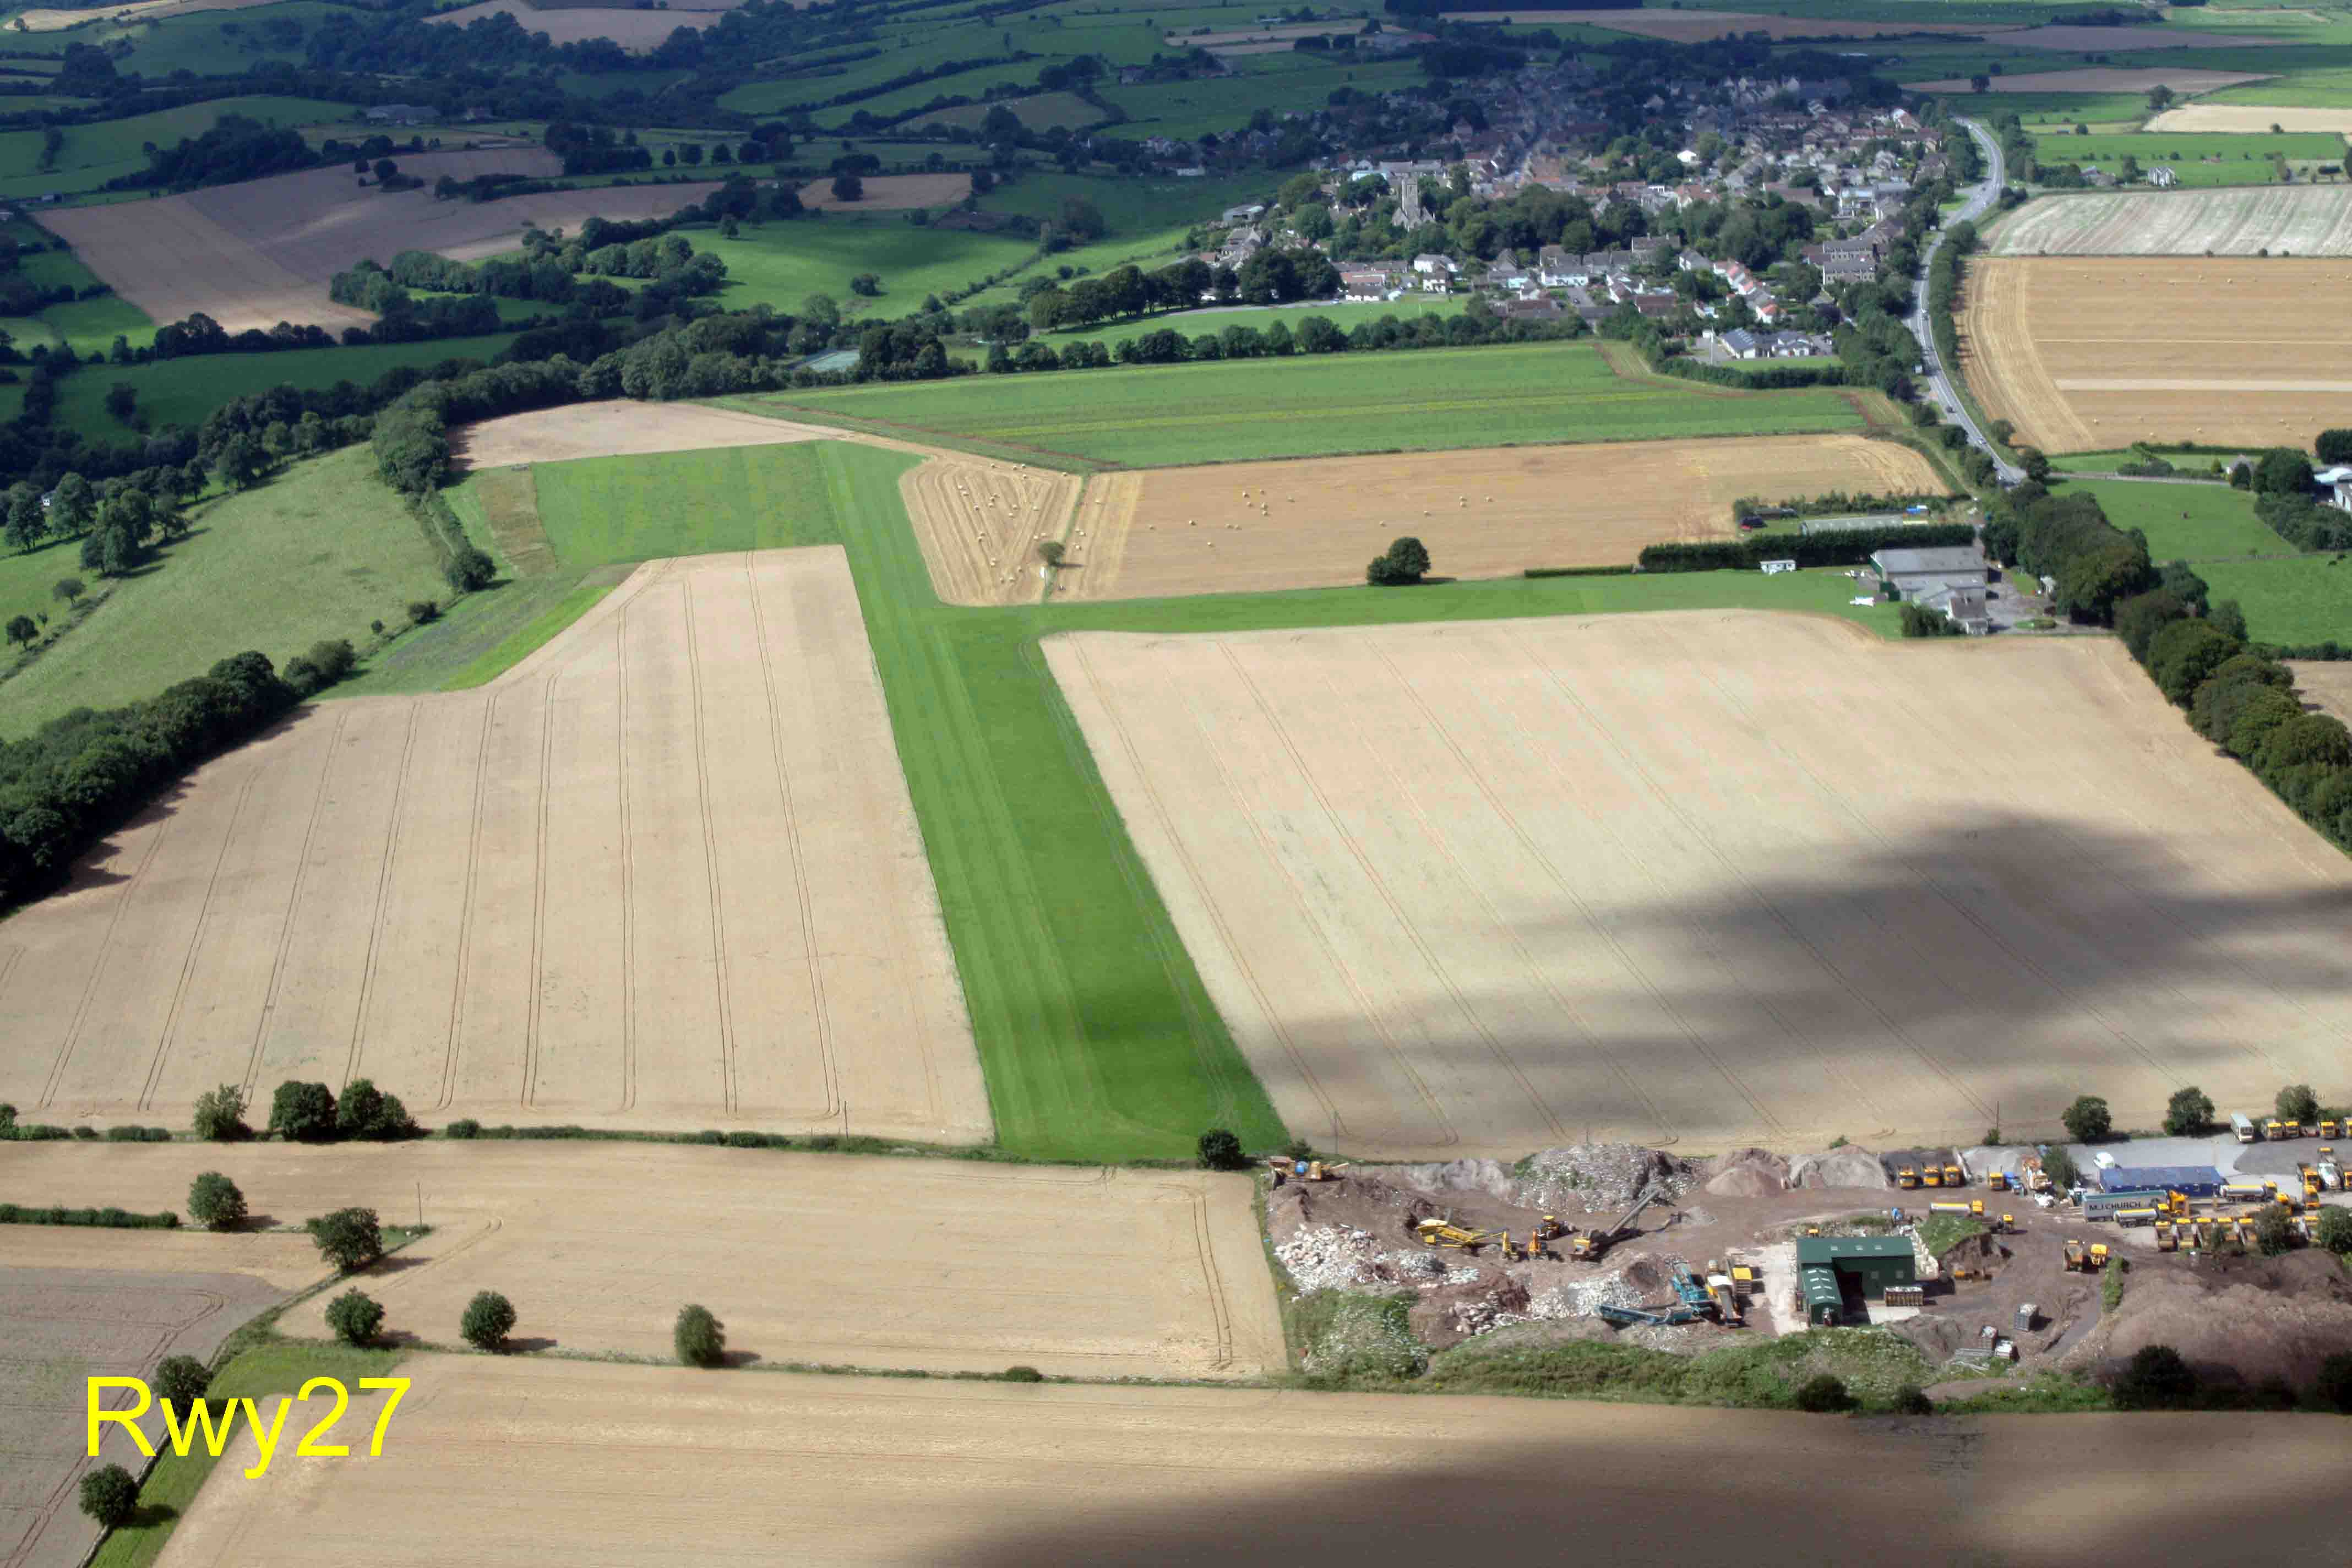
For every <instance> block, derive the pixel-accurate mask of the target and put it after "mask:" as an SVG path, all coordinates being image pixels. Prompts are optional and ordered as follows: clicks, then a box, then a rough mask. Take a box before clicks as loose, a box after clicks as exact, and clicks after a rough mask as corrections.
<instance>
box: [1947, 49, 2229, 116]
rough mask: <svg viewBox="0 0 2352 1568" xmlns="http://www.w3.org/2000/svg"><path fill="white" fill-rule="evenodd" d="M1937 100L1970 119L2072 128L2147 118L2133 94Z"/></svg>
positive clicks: (2143, 103) (1970, 95)
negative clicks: (2001, 117) (2004, 117)
mask: <svg viewBox="0 0 2352 1568" xmlns="http://www.w3.org/2000/svg"><path fill="white" fill-rule="evenodd" d="M2053 58H2057V57H2053ZM2060 68H2061V67H2053V69H2060ZM1939 79H1940V78H1939ZM1936 96H1937V97H1938V98H1940V99H1942V100H1944V102H1946V103H1947V104H1948V105H1950V106H1951V107H1952V108H1953V109H1954V110H1958V112H1959V113H1962V114H1965V115H1968V116H1969V118H1970V119H1980V120H1990V119H1991V118H1992V117H1993V116H1995V115H1997V114H2014V115H2016V116H2017V117H2018V118H2019V119H2020V120H2021V121H2028V122H2032V121H2057V120H2063V121H2065V122H2066V123H2067V124H2069V125H2072V124H2073V123H2074V121H2077V120H2081V121H2088V122H2090V123H2092V124H2097V123H2098V122H2099V121H2114V122H2121V121H2128V122H2129V123H2131V124H2134V125H2137V124H2138V123H2139V122H2140V121H2143V120H2145V119H2147V99H2146V98H2144V97H2142V96H2141V95H2140V94H2138V93H2130V92H2120V93H2119V92H1943V93H1937V95H1936ZM2208 96H2210V95H2208ZM2197 101H2199V102H2203V101H2204V100H2203V99H2200V100H2197Z"/></svg>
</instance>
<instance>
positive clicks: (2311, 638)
mask: <svg viewBox="0 0 2352 1568" xmlns="http://www.w3.org/2000/svg"><path fill="white" fill-rule="evenodd" d="M2197 574H2198V575H2199V576H2200V577H2202V578H2204V579H2205V582H2206V584H2207V585H2208V586H2209V587H2210V589H2211V590H2212V595H2213V598H2214V600H2215V601H2216V602H2217V603H2218V602H2219V601H2221V600H2223V599H2235V600H2237V601H2238V605H2239V607H2240V608H2242V609H2243V610H2244V611H2245V612H2246V629H2247V630H2248V631H2249V632H2251V633H2252V635H2253V637H2255V638H2256V640H2258V641H2261V642H2268V643H2288V644H2303V643H2322V642H2331V641H2333V642H2352V557H2347V556H2345V555H2297V556H2292V557H2290V558H2288V559H2286V560H2284V561H2215V562H2211V563H2199V564H2198V567H2197Z"/></svg>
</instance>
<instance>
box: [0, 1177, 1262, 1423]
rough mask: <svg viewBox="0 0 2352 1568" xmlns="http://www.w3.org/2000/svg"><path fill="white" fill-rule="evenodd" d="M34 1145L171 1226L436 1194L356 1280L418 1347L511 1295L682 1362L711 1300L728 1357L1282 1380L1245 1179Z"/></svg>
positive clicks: (543, 1329) (595, 1339)
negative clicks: (418, 1227) (403, 1243)
mask: <svg viewBox="0 0 2352 1568" xmlns="http://www.w3.org/2000/svg"><path fill="white" fill-rule="evenodd" d="M38 1147H39V1152H38V1153H37V1154H35V1155H33V1156H32V1157H29V1158H26V1159H24V1160H16V1159H13V1158H12V1159H11V1160H10V1161H9V1162H8V1165H9V1170H8V1173H7V1177H6V1181H5V1185H6V1186H7V1188H8V1189H9V1190H11V1191H12V1192H14V1193H15V1194H17V1196H18V1201H29V1202H36V1203H46V1202H49V1201H52V1200H53V1199H55V1200H56V1201H68V1198H67V1197H66V1196H65V1194H74V1193H77V1192H79V1193H86V1194H103V1195H104V1196H105V1197H106V1198H107V1199H108V1200H109V1201H119V1202H121V1203H122V1204H123V1205H125V1206H126V1207H135V1208H142V1209H153V1208H161V1207H164V1206H168V1205H172V1204H175V1203H178V1202H181V1201H183V1200H184V1199H185V1197H186V1195H187V1191H188V1184H189V1182H190V1181H191V1180H192V1179H193V1178H194V1175H195V1174H196V1173H197V1172H199V1171H205V1170H218V1171H222V1172H225V1173H226V1174H227V1175H228V1176H229V1177H230V1179H231V1180H233V1181H235V1182H236V1184H237V1185H238V1186H239V1187H240V1188H242V1189H243V1190H244V1193H245V1195H246V1200H247V1203H248V1204H250V1205H252V1208H253V1211H254V1213H256V1214H257V1215H260V1214H267V1215H273V1216H275V1217H276V1218H277V1219H278V1221H279V1222H281V1223H291V1222H296V1221H299V1219H300V1218H301V1217H303V1216H307V1215H314V1214H321V1213H324V1212H326V1211H327V1210H329V1209H332V1208H339V1207H341V1206H343V1205H352V1204H357V1205H364V1206H366V1207H370V1208H373V1209H375V1210H377V1211H378V1212H379V1213H380V1214H381V1215H383V1218H384V1219H385V1220H386V1221H387V1222H391V1221H395V1220H412V1221H413V1220H414V1219H415V1216H416V1214H417V1212H418V1203H419V1194H420V1193H421V1194H422V1203H423V1212H424V1215H425V1220H426V1221H427V1223H429V1224H430V1225H431V1226H433V1229H432V1231H431V1233H430V1234H429V1235H427V1236H425V1237H423V1238H422V1239H420V1240H418V1241H416V1242H415V1243H413V1244H411V1245H410V1246H409V1247H405V1248H404V1249H403V1250H402V1251H401V1252H400V1253H399V1254H398V1256H397V1257H396V1258H394V1259H392V1260H391V1261H390V1262H388V1263H386V1264H383V1265H381V1266H379V1267H378V1268H374V1269H372V1270H369V1271H368V1272H367V1274H366V1277H365V1278H364V1279H362V1280H361V1281H359V1283H360V1285H361V1288H362V1289H365V1290H366V1291H367V1293H368V1294H369V1295H371V1296H373V1297H374V1298H376V1299H377V1300H380V1301H382V1302H383V1307H384V1312H385V1321H384V1327H385V1330H386V1331H387V1332H389V1333H391V1334H392V1335H394V1337H395V1338H396V1339H399V1340H401V1341H402V1342H415V1340H418V1339H422V1340H425V1341H427V1342H456V1339H457V1319H458V1316H459V1314H460V1313H461V1312H463V1310H465V1306H466V1303H467V1301H468V1300H471V1299H472V1297H473V1294H474V1292H475V1291H477V1290H480V1289H485V1288H495V1289H499V1290H501V1291H504V1292H505V1293H506V1294H507V1295H508V1296H509V1297H510V1298H511V1299H512V1300H513V1301H514V1303H515V1307H516V1310H518V1311H519V1312H520V1313H521V1317H522V1321H521V1323H520V1327H519V1328H518V1329H517V1330H516V1337H517V1338H518V1339H519V1340H520V1341H521V1342H524V1343H525V1344H526V1345H527V1346H530V1347H533V1348H541V1349H552V1350H557V1351H562V1352H578V1353H582V1354H604V1353H619V1354H625V1355H646V1356H654V1357H658V1358H663V1359H667V1357H668V1356H669V1354H670V1353H671V1347H670V1329H671V1325H672V1321H673V1320H674V1319H675V1318H676V1317H677V1310H678V1308H679V1306H680V1305H682V1304H683V1303H685V1302H687V1301H699V1302H701V1303H703V1304H704V1305H705V1306H708V1307H709V1309H710V1310H712V1311H713V1312H715V1313H717V1314H718V1315H719V1318H720V1320H722V1321H724V1322H725V1323H726V1324H727V1340H728V1345H729V1348H730V1350H732V1351H735V1352H740V1354H741V1355H742V1356H744V1357H745V1358H756V1360H757V1361H759V1362H764V1363H777V1362H804V1363H824V1364H828V1365H849V1366H863V1367H873V1368H877V1369H878V1368H891V1369H898V1368H910V1367H921V1368H927V1369H929V1370H932V1371H940V1372H963V1371H969V1372H1002V1371H1003V1370H1004V1368H1005V1367H1007V1366H1009V1365H1012V1364H1013V1363H1026V1364H1028V1365H1032V1366H1035V1367H1039V1368H1041V1369H1043V1370H1044V1371H1045V1372H1048V1373H1054V1374H1055V1375H1063V1374H1068V1375H1073V1376H1099V1377H1127V1376H1154V1377H1215V1378H1231V1377H1253V1376H1256V1375H1259V1374H1261V1373H1267V1372H1274V1371H1279V1370H1280V1369H1281V1368H1282V1366H1283V1364H1284V1359H1285V1358H1284V1350H1283V1340H1282V1327H1281V1321H1280V1319H1279V1317H1278V1316H1277V1315H1276V1310H1275V1300H1274V1287H1273V1285H1272V1283H1271V1281H1270V1280H1269V1279H1268V1276H1267V1273H1266V1267H1265V1251H1264V1247H1263V1244H1262V1242H1261V1241H1260V1238H1259V1234H1258V1230H1257V1226H1256V1222H1255V1218H1254V1216H1253V1214H1252V1211H1251V1194H1252V1188H1251V1185H1250V1183H1249V1181H1248V1179H1247V1178H1245V1177H1242V1176H1231V1175H1212V1174H1210V1173H1205V1172H1199V1171H1108V1170H1102V1169H1065V1168H1054V1167H1045V1166H1028V1165H1008V1164H995V1163H979V1162H965V1161H960V1160H890V1159H880V1158H871V1157H866V1156H854V1155H839V1154H795V1153H784V1152H779V1151H774V1150H744V1149H700V1148H692V1147H687V1146H682V1145H677V1144H638V1145H615V1144H612V1143H549V1142H504V1141H494V1142H474V1143H463V1142H458V1143H452V1142H446V1141H445V1140H441V1139H435V1140H432V1141H430V1142H421V1143H405V1144H397V1145H392V1146H388V1147H376V1148H371V1149H365V1150H357V1149H348V1148H347V1149H334V1148H305V1147H300V1146H289V1145H285V1144H247V1145H241V1146H236V1147H218V1146H215V1147H210V1148H205V1147H199V1146H195V1145H176V1146H158V1147H152V1148H150V1147H143V1146H142V1147H141V1148H137V1149H128V1150H117V1149H105V1148H97V1149H91V1148H78V1147H76V1146H74V1145H71V1144H63V1143H53V1144H42V1145H39V1146H38ZM29 1152H30V1151H28V1153H29ZM76 1201H78V1200H76ZM299 1239H302V1241H303V1245H304V1247H305V1248H306V1249H308V1247H309V1243H308V1240H307V1238H299ZM313 1258H314V1259H315V1253H314V1254H313ZM318 1272H319V1270H318V1269H317V1268H316V1266H315V1261H314V1265H313V1268H312V1269H311V1272H310V1278H316V1277H317V1275H318ZM325 1309H326V1298H325V1297H324V1296H320V1297H315V1298H313V1299H311V1300H308V1301H305V1302H302V1303H301V1304H299V1306H297V1307H295V1308H294V1309H292V1310H289V1312H288V1313H287V1314H286V1316H285V1317H284V1318H283V1319H282V1320H280V1321H279V1324H278V1327H279V1330H280V1331H282V1332H286V1333H290V1334H298V1335H302V1334H307V1335H315V1336H318V1337H320V1338H325V1337H327V1332H328V1331H327V1328H326V1325H325V1322H324V1321H323V1315H324V1312H325Z"/></svg>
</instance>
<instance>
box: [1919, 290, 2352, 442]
mask: <svg viewBox="0 0 2352 1568" xmlns="http://www.w3.org/2000/svg"><path fill="white" fill-rule="evenodd" d="M2347 283H2352V261H2341V260H2336V261H2326V260H2305V259H2303V258H2295V259H2292V260H2285V259H2279V258H2271V259H2268V260H2260V259H2254V260H2247V259H2239V260H2220V259H2215V260H2205V259H2201V258H2200V259H2194V260H2191V259H2187V258H2181V259H2171V260H2158V259H2143V258H2131V259H2125V258H2113V259H2110V258H2098V257H2080V258H2074V257H2070V258H2063V259H2062V258H2055V257H2053V258H2023V257H2017V258H2011V257H1999V258H1985V259H1981V260H1979V261H1977V262H1975V263H1974V264H1973V265H1971V266H1970V268H1969V274H1968V288H1967V297H1966V300H1965V303H1964V308H1963V309H1962V310H1960V312H1959V313H1958V329H1959V338H1960V355H1961V361H1962V363H1963V365H1964V367H1965V369H1966V372H1967V374H1968V377H1969V385H1970V386H1971V387H1972V388H1973V389H1974V390H1975V393H1976V395H1977V396H1978V397H1979V399H1980V400H1981V401H1982V402H1983V404H1984V407H1985V411H1986V413H1987V414H1989V415H1990V416H1993V417H1996V418H2006V419H2009V420H2011V421H2013V422H2014V423H2015V425H2016V426H2017V432H2018V437H2019V438H2020V439H2021V440H2023V441H2025V442H2028V443H2030V444H2032V445H2033V446H2037V447H2042V448H2043V449H2044V450H2046V451H2052V452H2067V451H2082V450H2090V451H2097V450H2103V449H2106V448H2111V447H2116V446H2119V445H2124V444H2126V443H2129V442H2134V441H2150V440H2152V441H2158V442H2188V443H2194V444H2200V445H2209V446H2222V445H2229V444H2232V443H2242V444H2245V445H2247V446H2252V447H2267V446H2273V445H2276V444H2279V443H2282V442H2284V443H2286V444H2289V445H2293V446H2296V447H2300V446H2301V445H2302V444H2303V443H2304V442H2305V441H2307V440H2308V439H2310V436H2311V432H2313V431H2314V430H2317V429H2321V428H2324V427H2326V426H2329V425H2336V424H2347V423H2352V376H2347V374H2345V371H2344V367H2343V364H2342V361H2341V356H2340V355H2338V354H2337V353H2336V352H2335V349H2334V347H2333V345H2332V343H2331V342H2329V341H2328V340H2327V339H2326V335H2325V334H2315V333H2314V332H2312V331H2310V329H2309V324H2308V318H2307V311H2308V308H2309V304H2310V301H2311V300H2314V299H2319V298H2325V297H2326V296H2328V295H2329V294H2330V293H2331V292H2333V291H2336V290H2340V289H2343V288H2345V287H2346V286H2347ZM2158 323H2160V324H2161V330H2156V327H2157V324H2158Z"/></svg>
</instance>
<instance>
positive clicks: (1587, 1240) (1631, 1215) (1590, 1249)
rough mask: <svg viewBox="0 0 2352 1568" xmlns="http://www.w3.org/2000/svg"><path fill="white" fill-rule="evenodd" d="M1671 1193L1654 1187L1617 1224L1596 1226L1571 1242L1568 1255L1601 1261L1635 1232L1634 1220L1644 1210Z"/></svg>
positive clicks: (1581, 1259)
mask: <svg viewBox="0 0 2352 1568" xmlns="http://www.w3.org/2000/svg"><path fill="white" fill-rule="evenodd" d="M1671 1195H1672V1194H1669V1193H1668V1192H1667V1191H1666V1189H1665V1188H1664V1187H1652V1188H1651V1189H1650V1190H1649V1191H1647V1192H1645V1193H1643V1194H1642V1196H1641V1199H1640V1201H1638V1202H1637V1203H1635V1204H1634V1205H1633V1207H1632V1208H1630V1209H1627V1210H1626V1211H1625V1213H1624V1215H1622V1217H1621V1218H1620V1219H1618V1220H1617V1222H1616V1223H1615V1224H1613V1225H1611V1226H1605V1227H1604V1226H1595V1227H1594V1228H1592V1229H1591V1230H1588V1231H1586V1232H1585V1233H1584V1234H1583V1235H1582V1236H1580V1237H1577V1238H1576V1239H1575V1240H1574V1241H1571V1242H1570V1243H1569V1244H1568V1255H1569V1256H1570V1258H1575V1259H1576V1260H1577V1261H1578V1262H1580V1263H1597V1262H1599V1261H1600V1260H1601V1258H1602V1257H1603V1256H1605V1255H1606V1254H1607V1253H1608V1251H1609V1249H1610V1247H1613V1246H1614V1245H1616V1244H1617V1243H1618V1242H1620V1241H1622V1240H1624V1239H1625V1238H1626V1237H1629V1236H1631V1235H1633V1222H1634V1221H1635V1220H1637V1219H1639V1218H1641V1217H1642V1214H1643V1210H1645V1209H1647V1208H1648V1207H1649V1206H1650V1205H1653V1204H1660V1203H1664V1202H1665V1201H1666V1199H1667V1198H1668V1197H1670V1196H1671Z"/></svg>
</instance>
